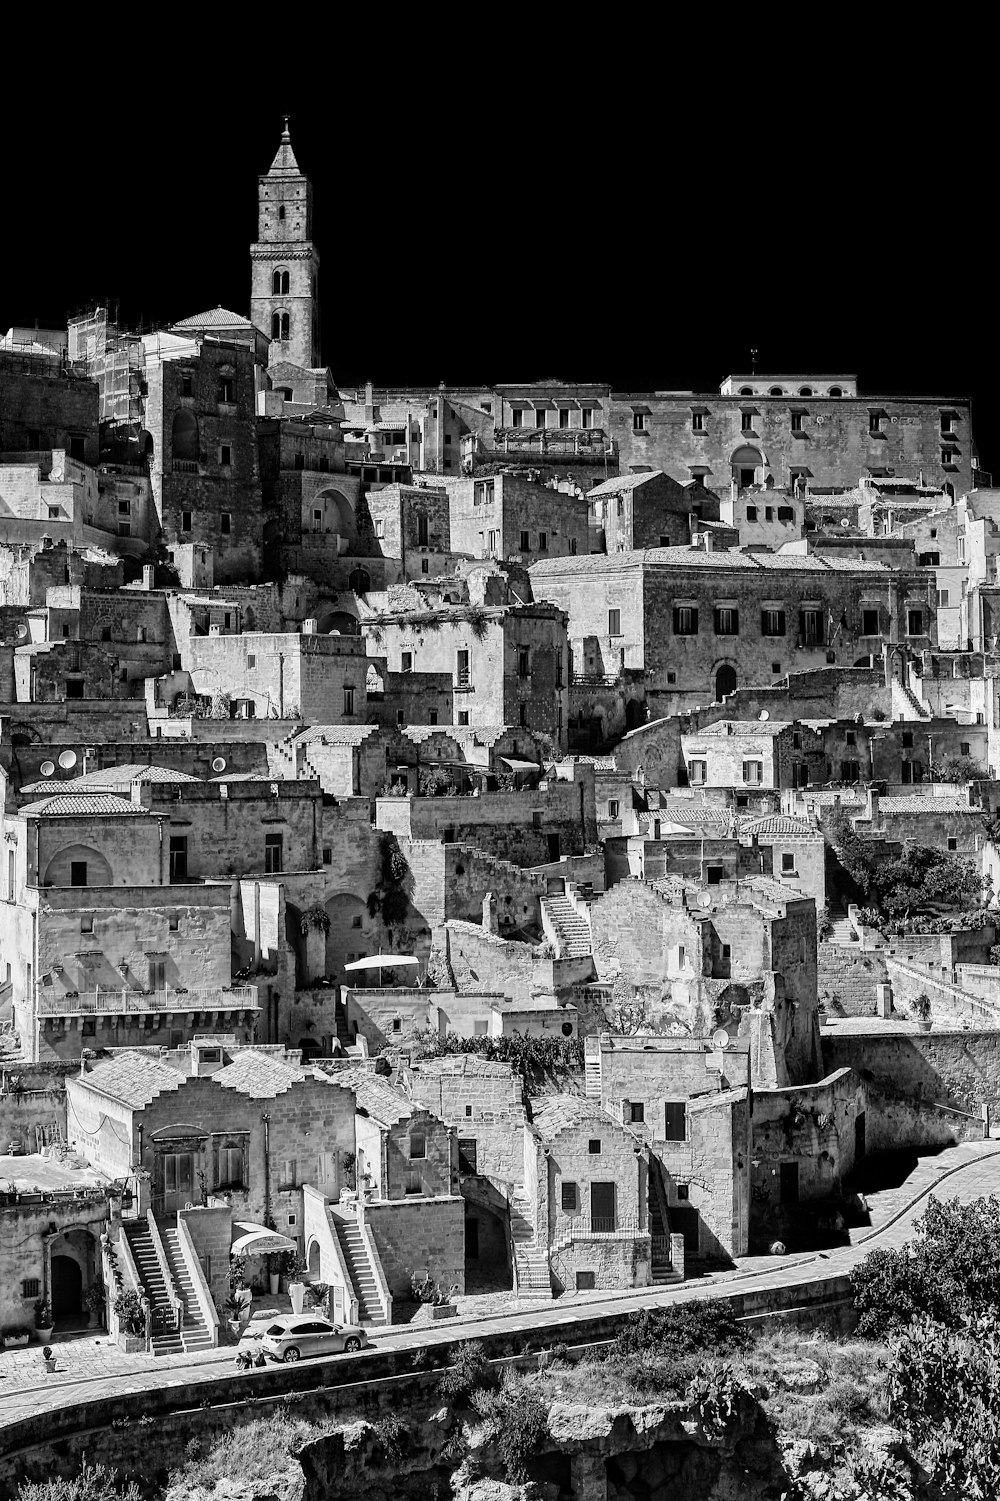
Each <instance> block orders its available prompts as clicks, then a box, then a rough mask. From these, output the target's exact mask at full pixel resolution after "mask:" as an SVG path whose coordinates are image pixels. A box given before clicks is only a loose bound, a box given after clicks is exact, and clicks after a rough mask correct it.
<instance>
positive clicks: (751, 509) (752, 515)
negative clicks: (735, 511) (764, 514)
mask: <svg viewBox="0 0 1000 1501" xmlns="http://www.w3.org/2000/svg"><path fill="white" fill-rule="evenodd" d="M747 520H748V521H756V520H757V507H756V506H747Z"/></svg>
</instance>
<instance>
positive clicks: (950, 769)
mask: <svg viewBox="0 0 1000 1501" xmlns="http://www.w3.org/2000/svg"><path fill="white" fill-rule="evenodd" d="M933 770H934V778H935V780H936V781H938V782H975V781H977V780H978V781H984V780H987V779H988V778H989V771H988V770H987V768H986V767H985V766H980V764H979V762H978V761H976V760H974V759H973V757H972V756H949V757H948V758H947V759H946V760H944V761H942V762H941V763H940V765H938V766H935V767H934V769H933Z"/></svg>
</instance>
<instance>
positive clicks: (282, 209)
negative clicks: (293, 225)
mask: <svg viewBox="0 0 1000 1501" xmlns="http://www.w3.org/2000/svg"><path fill="white" fill-rule="evenodd" d="M284 217H285V205H284V204H283V203H279V205H278V218H279V219H283V218H284Z"/></svg>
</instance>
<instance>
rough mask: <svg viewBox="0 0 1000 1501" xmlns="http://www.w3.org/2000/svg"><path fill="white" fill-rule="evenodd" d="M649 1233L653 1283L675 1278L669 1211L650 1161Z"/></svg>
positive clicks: (660, 1182) (658, 1178)
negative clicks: (671, 1258)
mask: <svg viewBox="0 0 1000 1501" xmlns="http://www.w3.org/2000/svg"><path fill="white" fill-rule="evenodd" d="M648 1181H649V1199H648V1203H649V1235H650V1240H651V1241H652V1262H651V1274H652V1279H653V1282H654V1283H664V1282H673V1281H675V1280H676V1278H675V1275H674V1270H673V1264H672V1263H671V1260H670V1221H669V1214H670V1211H669V1209H668V1207H667V1200H666V1195H665V1193H664V1191H663V1183H662V1180H661V1178H660V1173H659V1168H658V1167H657V1166H655V1165H654V1164H653V1163H652V1162H651V1163H650V1170H649V1180H648Z"/></svg>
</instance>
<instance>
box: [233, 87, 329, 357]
mask: <svg viewBox="0 0 1000 1501" xmlns="http://www.w3.org/2000/svg"><path fill="white" fill-rule="evenodd" d="M257 205H258V211H257V239H256V242H255V243H254V244H253V245H251V246H250V263H251V286H250V319H251V322H253V323H254V324H255V325H256V327H257V328H259V329H260V330H261V331H262V332H263V333H265V334H267V336H268V338H269V339H270V340H271V348H270V353H269V356H268V364H269V365H270V366H274V365H277V364H279V363H280V364H292V365H298V366H300V367H301V368H302V369H305V370H315V369H317V368H318V367H319V365H320V340H319V285H318V284H319V252H318V251H317V249H316V246H315V245H314V244H313V242H312V184H311V183H310V181H309V179H308V177H306V176H305V175H304V174H303V173H302V172H300V171H299V164H298V162H297V161H296V160H295V153H294V152H293V151H292V142H291V137H290V135H289V133H288V116H287V115H286V116H285V128H284V130H283V131H282V133H281V144H280V145H279V147H278V154H277V155H276V157H275V158H274V161H273V162H272V163H271V169H270V171H269V172H268V173H267V174H266V175H265V176H263V177H259V178H258V179H257Z"/></svg>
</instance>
